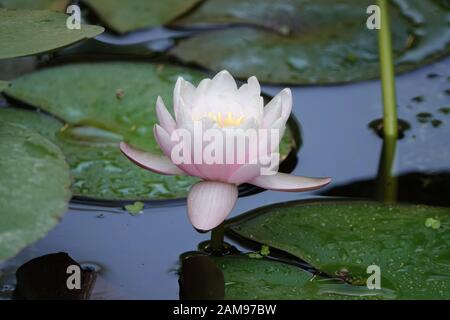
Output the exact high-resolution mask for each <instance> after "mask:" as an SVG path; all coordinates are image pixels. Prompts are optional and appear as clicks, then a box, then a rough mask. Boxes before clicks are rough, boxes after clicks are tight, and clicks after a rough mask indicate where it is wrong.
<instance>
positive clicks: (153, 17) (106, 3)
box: [83, 0, 200, 33]
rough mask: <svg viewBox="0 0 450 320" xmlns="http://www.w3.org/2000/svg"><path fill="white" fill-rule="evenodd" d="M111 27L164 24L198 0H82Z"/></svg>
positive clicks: (119, 29) (124, 28)
mask: <svg viewBox="0 0 450 320" xmlns="http://www.w3.org/2000/svg"><path fill="white" fill-rule="evenodd" d="M83 2H84V3H85V4H87V5H88V6H89V7H90V8H92V10H93V11H94V12H95V13H96V14H97V15H98V16H99V18H100V19H101V20H103V21H104V22H105V24H107V25H108V26H109V27H110V28H111V29H113V30H114V31H116V32H119V33H126V32H130V31H135V30H139V29H143V28H148V27H158V26H161V25H164V24H166V23H168V22H170V21H172V20H173V19H174V18H177V17H178V16H180V15H182V14H183V13H185V12H187V11H189V10H190V9H191V8H192V7H194V6H195V5H196V4H197V3H198V2H200V0H165V1H148V0H135V1H123V0H83Z"/></svg>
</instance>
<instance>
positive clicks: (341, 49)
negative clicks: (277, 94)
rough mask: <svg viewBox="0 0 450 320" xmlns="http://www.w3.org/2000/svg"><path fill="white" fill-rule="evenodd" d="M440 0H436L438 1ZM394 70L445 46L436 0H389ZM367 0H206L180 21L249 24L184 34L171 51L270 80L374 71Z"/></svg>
mask: <svg viewBox="0 0 450 320" xmlns="http://www.w3.org/2000/svg"><path fill="white" fill-rule="evenodd" d="M441 2H442V1H441ZM392 3H393V4H394V5H393V6H392V7H391V15H392V33H393V45H394V51H395V58H396V70H397V71H399V72H401V71H407V70H411V69H413V68H416V67H417V66H419V65H422V64H424V63H428V62H429V61H431V60H432V59H435V58H438V57H441V56H443V55H445V54H447V53H448V52H449V49H450V29H449V28H448V14H449V11H448V9H446V8H444V7H443V6H442V3H440V2H439V1H436V0H425V1H424V0H411V1H404V0H394V1H392ZM371 4H373V1H371V0H343V1H339V3H335V2H333V3H330V1H328V0H316V1H306V0H290V1H289V0H286V1H272V0H261V1H254V0H244V1H241V0H210V1H207V2H205V3H204V5H203V6H202V7H201V8H200V9H199V10H197V11H195V12H194V13H193V14H192V15H189V16H187V17H186V18H185V19H183V20H181V21H180V22H179V24H180V25H184V26H186V25H188V26H192V25H198V24H204V23H213V24H224V23H232V24H239V25H242V24H250V25H257V26H262V27H265V28H267V29H266V30H261V29H260V28H255V27H251V26H249V27H239V28H228V29H221V30H215V31H210V32H204V33H201V34H199V35H197V36H194V37H191V38H187V39H185V40H182V41H180V42H179V43H178V45H177V46H176V47H175V48H174V49H172V51H171V54H172V55H173V56H175V57H177V58H178V59H180V60H181V61H183V62H187V63H195V64H198V65H200V66H202V67H206V68H209V69H211V70H221V69H227V70H229V71H230V72H231V73H233V74H234V75H237V76H239V77H242V78H245V77H247V76H249V75H256V76H257V77H258V78H259V79H260V80H261V81H264V82H268V83H291V84H325V83H340V82H349V81H358V80H365V79H371V78H376V77H378V75H379V65H378V43H377V30H369V29H368V28H367V27H366V20H367V18H368V17H369V15H367V14H366V9H367V7H368V6H369V5H371Z"/></svg>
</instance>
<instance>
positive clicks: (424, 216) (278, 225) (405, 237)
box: [229, 201, 450, 299]
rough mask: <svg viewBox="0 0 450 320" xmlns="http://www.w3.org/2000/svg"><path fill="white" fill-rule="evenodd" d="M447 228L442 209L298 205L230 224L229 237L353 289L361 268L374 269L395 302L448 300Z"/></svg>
mask: <svg viewBox="0 0 450 320" xmlns="http://www.w3.org/2000/svg"><path fill="white" fill-rule="evenodd" d="M429 218H433V221H434V220H436V221H439V228H436V226H437V225H438V224H437V223H434V224H433V225H434V226H435V228H433V227H427V225H426V224H427V221H430V220H429ZM428 224H430V223H428ZM430 225H431V224H430ZM449 228H450V210H449V209H448V208H439V207H427V206H414V205H383V204H378V203H363V202H331V201H330V202H306V203H305V202H301V201H300V202H294V203H288V204H284V205H275V206H270V207H266V208H262V209H257V210H255V211H254V212H252V213H249V214H248V215H245V216H244V217H241V218H240V219H238V220H236V221H234V222H233V223H232V224H231V225H230V226H229V231H231V232H232V233H233V234H235V235H238V236H240V237H244V238H246V239H249V240H252V241H256V242H259V243H264V244H267V245H269V246H271V247H273V248H277V249H280V250H283V251H285V252H287V253H289V254H291V255H294V256H296V257H298V258H300V259H303V260H305V261H307V262H309V263H310V264H311V265H313V266H314V267H316V268H317V269H319V270H321V271H323V272H325V273H327V274H328V275H330V276H337V275H340V276H342V275H343V274H345V277H344V278H345V279H346V280H347V281H348V282H349V283H351V284H353V285H364V284H365V283H366V281H367V279H368V277H369V275H370V274H368V273H367V272H366V271H367V268H368V267H369V266H372V265H376V266H379V267H380V270H381V287H382V288H383V289H387V290H392V291H393V292H394V294H395V296H396V297H397V298H400V299H448V298H450V269H449V264H450V251H449V247H450V233H449V232H448V231H449ZM372 272H373V271H371V273H372Z"/></svg>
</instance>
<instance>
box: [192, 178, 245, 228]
mask: <svg viewBox="0 0 450 320" xmlns="http://www.w3.org/2000/svg"><path fill="white" fill-rule="evenodd" d="M237 197H238V190H237V187H236V186H235V185H234V184H230V183H223V182H215V181H202V182H198V183H196V184H195V185H194V186H193V187H192V188H191V190H190V191H189V195H188V199H187V206H188V216H189V220H190V221H191V223H192V225H193V226H194V227H195V228H196V229H199V230H205V231H206V230H211V229H213V228H215V227H217V226H218V225H220V224H221V223H222V222H223V221H224V220H225V218H226V217H227V216H228V215H229V214H230V212H231V210H233V208H234V205H235V204H236V201H237Z"/></svg>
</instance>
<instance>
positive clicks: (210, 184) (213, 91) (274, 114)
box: [120, 71, 331, 231]
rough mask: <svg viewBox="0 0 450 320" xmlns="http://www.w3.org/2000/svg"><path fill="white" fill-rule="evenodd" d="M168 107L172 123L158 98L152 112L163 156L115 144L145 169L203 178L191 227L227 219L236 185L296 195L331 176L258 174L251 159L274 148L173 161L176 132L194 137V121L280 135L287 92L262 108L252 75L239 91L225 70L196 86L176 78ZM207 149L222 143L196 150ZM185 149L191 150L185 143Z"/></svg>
mask: <svg viewBox="0 0 450 320" xmlns="http://www.w3.org/2000/svg"><path fill="white" fill-rule="evenodd" d="M173 109H174V114H175V119H174V118H173V117H172V115H171V114H170V112H169V111H168V110H167V108H166V107H165V105H164V102H163V100H162V99H161V97H158V99H157V102H156V113H157V117H158V121H159V124H156V125H155V126H154V135H155V138H156V140H157V142H158V144H159V146H160V147H161V149H162V151H163V153H164V156H159V155H154V154H150V153H147V152H144V151H141V150H138V149H135V148H133V147H132V146H131V145H129V144H127V143H125V142H121V143H120V149H121V151H122V152H123V154H124V155H125V156H126V157H128V158H129V159H130V160H131V161H133V162H134V163H135V164H137V165H139V166H141V167H142V168H144V169H147V170H151V171H153V172H156V173H159V174H164V175H189V176H195V177H198V178H200V179H202V181H200V182H198V183H196V184H195V185H194V186H192V188H191V189H190V191H189V195H188V199H187V209H188V217H189V220H190V222H191V223H192V225H193V226H194V227H195V228H196V229H199V230H205V231H207V230H211V229H213V228H215V227H217V226H218V225H220V224H221V223H222V222H223V221H224V220H225V219H226V217H227V216H228V215H229V213H230V212H231V211H232V209H233V208H234V206H235V204H236V201H237V198H238V188H237V186H238V185H240V184H243V183H249V184H252V185H255V186H258V187H261V188H264V189H269V190H277V191H290V192H300V191H310V190H315V189H318V188H320V187H323V186H325V185H327V184H328V183H330V181H331V179H330V178H306V177H299V176H293V175H289V174H285V173H280V172H275V174H270V175H266V174H262V172H263V170H262V166H263V165H262V163H263V161H256V163H255V161H253V162H252V161H250V160H255V158H258V157H260V158H261V157H272V156H273V153H272V152H273V151H274V150H273V149H270V151H268V153H267V154H262V155H261V154H259V153H258V154H255V153H252V152H251V151H250V150H246V151H247V154H246V155H245V161H244V162H242V163H241V162H238V161H235V162H234V163H233V162H232V163H229V162H226V163H217V162H216V163H212V164H211V163H205V162H200V163H198V161H197V162H196V161H185V162H182V163H180V162H179V161H175V160H174V157H173V150H174V148H175V147H176V146H177V142H176V141H175V140H176V139H174V137H175V138H177V137H178V138H179V134H178V133H177V132H178V131H177V130H179V129H183V130H186V131H187V132H190V133H192V134H193V135H194V136H195V133H194V126H195V124H196V123H198V122H200V123H201V124H202V125H203V127H204V128H206V129H215V130H216V131H217V130H218V131H219V132H226V131H228V132H230V131H231V132H233V131H234V132H235V133H236V134H237V135H239V134H241V132H242V131H243V130H242V129H246V130H248V129H255V130H258V129H270V130H278V131H279V133H280V135H279V137H281V136H282V135H283V133H284V129H285V127H286V121H287V120H288V118H289V116H290V114H291V109H292V95H291V91H290V89H284V90H282V91H281V92H280V93H279V94H278V95H276V96H275V97H274V98H273V99H272V100H271V101H270V102H269V103H268V104H267V105H266V106H265V107H264V101H263V98H262V96H261V88H260V85H259V82H258V80H257V79H256V77H250V78H249V79H248V81H247V83H246V84H243V85H242V86H241V87H240V88H238V87H237V85H236V82H235V80H234V79H233V77H232V76H231V75H230V74H229V73H228V72H227V71H221V72H219V73H218V74H217V75H216V76H215V77H214V78H213V79H204V80H202V81H201V82H200V84H199V85H198V87H195V86H194V85H192V84H191V83H189V82H187V81H185V80H184V79H183V78H181V77H180V78H178V80H177V82H176V85H175V89H174V93H173ZM239 129H241V130H240V131H239ZM272 140H273V139H272ZM279 142H280V141H279V139H277V140H276V141H275V142H274V143H272V144H271V148H273V146H274V145H275V146H276V147H278V144H279ZM211 145H213V146H214V147H216V152H217V148H219V149H220V148H225V147H224V146H223V143H220V144H218V143H217V142H216V141H212V142H211V143H204V142H202V144H201V147H200V149H201V151H205V150H206V148H208V147H211ZM187 148H188V149H193V148H194V147H193V146H192V145H189V146H187ZM225 153H226V152H225ZM200 157H201V156H200ZM188 158H189V160H193V158H194V155H193V154H190V155H188ZM233 159H234V160H236V159H235V158H233ZM257 160H262V159H257ZM265 160H267V159H265ZM265 163H267V161H266V162H265Z"/></svg>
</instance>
